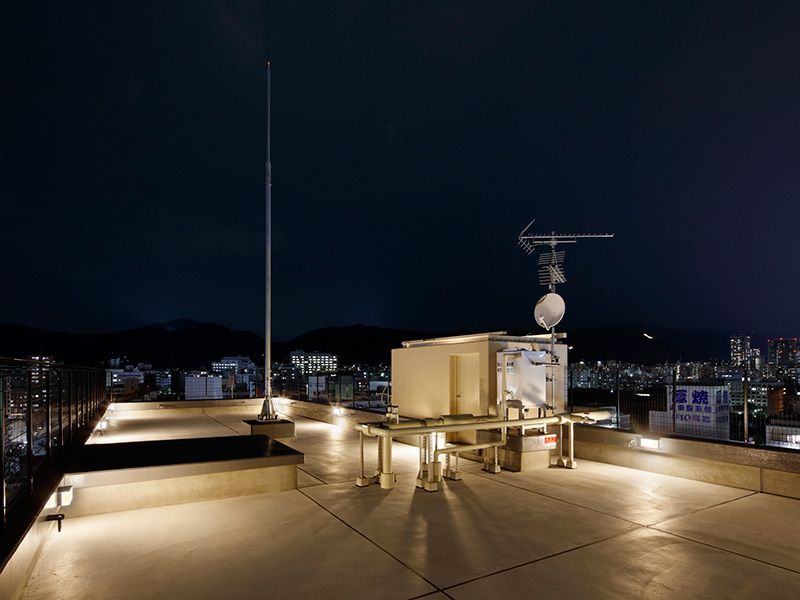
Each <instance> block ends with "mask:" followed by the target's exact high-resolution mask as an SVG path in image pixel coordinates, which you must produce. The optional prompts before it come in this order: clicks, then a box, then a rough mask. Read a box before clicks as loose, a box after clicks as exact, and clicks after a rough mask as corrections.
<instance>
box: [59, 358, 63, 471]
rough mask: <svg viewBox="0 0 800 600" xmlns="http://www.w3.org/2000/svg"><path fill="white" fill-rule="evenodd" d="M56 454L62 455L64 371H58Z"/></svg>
mask: <svg viewBox="0 0 800 600" xmlns="http://www.w3.org/2000/svg"><path fill="white" fill-rule="evenodd" d="M58 453H59V454H60V455H62V456H63V455H64V371H62V370H59V371H58Z"/></svg>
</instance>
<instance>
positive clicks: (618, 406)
mask: <svg viewBox="0 0 800 600" xmlns="http://www.w3.org/2000/svg"><path fill="white" fill-rule="evenodd" d="M617 429H618V430H619V429H622V425H621V423H620V402H619V361H617Z"/></svg>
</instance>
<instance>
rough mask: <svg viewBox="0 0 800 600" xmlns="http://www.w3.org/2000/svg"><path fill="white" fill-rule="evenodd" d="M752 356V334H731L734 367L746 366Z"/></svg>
mask: <svg viewBox="0 0 800 600" xmlns="http://www.w3.org/2000/svg"><path fill="white" fill-rule="evenodd" d="M749 358H750V336H749V335H739V334H737V335H732V336H731V364H732V365H733V366H734V367H746V366H747V361H748V359H749Z"/></svg>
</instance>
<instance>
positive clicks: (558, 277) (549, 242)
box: [517, 219, 614, 292]
mask: <svg viewBox="0 0 800 600" xmlns="http://www.w3.org/2000/svg"><path fill="white" fill-rule="evenodd" d="M535 220H536V219H534V220H533V221H531V222H530V223H528V226H527V227H526V228H525V229H523V230H522V231H521V232H520V234H519V236H518V237H517V242H518V244H519V245H520V246H521V247H522V249H523V250H524V251H525V252H527V253H528V254H532V253H533V252H534V250H536V248H537V247H538V246H550V249H551V250H550V252H548V253H545V254H542V255H541V256H539V265H540V266H541V268H540V269H539V283H541V284H542V285H546V286H549V288H550V291H551V292H553V291H555V286H556V285H557V284H560V283H566V281H567V278H566V277H565V276H564V271H563V269H562V268H561V266H562V264H563V262H564V252H563V251H561V252H556V249H555V248H556V246H557V245H558V244H575V243H577V242H578V240H579V239H582V238H613V237H614V234H613V233H556V232H555V231H551V232H550V233H542V234H534V233H528V230H529V229H530V228H531V225H533V222H534V221H535Z"/></svg>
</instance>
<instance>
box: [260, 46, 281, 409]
mask: <svg viewBox="0 0 800 600" xmlns="http://www.w3.org/2000/svg"><path fill="white" fill-rule="evenodd" d="M269 88H270V73H269V53H267V164H266V171H267V179H266V213H267V218H266V231H267V236H266V237H267V251H266V263H267V266H266V287H265V296H266V298H265V315H264V317H265V319H264V320H265V325H264V329H265V331H264V405H263V406H262V407H261V413H260V414H259V415H258V417H259V419H261V420H274V419H277V418H278V415H277V414H276V412H275V407H274V406H273V404H272V352H271V347H272V161H271V160H270V150H271V148H270V89H269Z"/></svg>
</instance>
